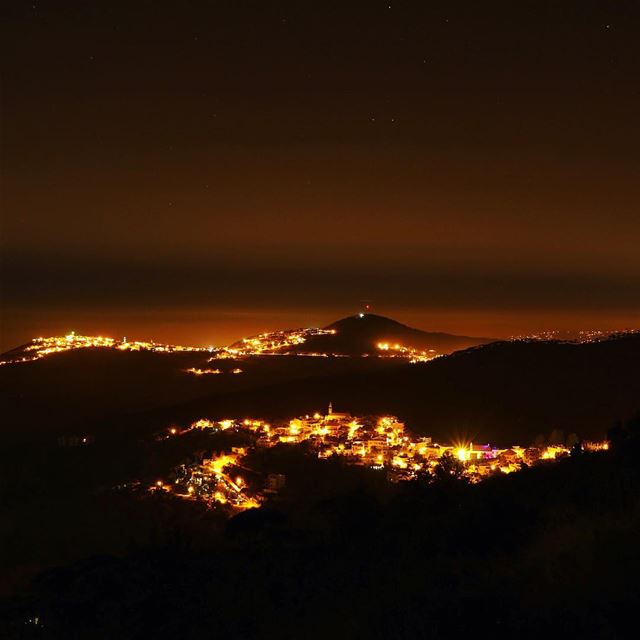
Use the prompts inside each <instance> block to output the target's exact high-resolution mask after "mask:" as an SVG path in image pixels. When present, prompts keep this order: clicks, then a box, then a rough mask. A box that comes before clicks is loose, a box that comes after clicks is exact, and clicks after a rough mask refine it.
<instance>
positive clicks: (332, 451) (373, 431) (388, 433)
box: [151, 404, 608, 510]
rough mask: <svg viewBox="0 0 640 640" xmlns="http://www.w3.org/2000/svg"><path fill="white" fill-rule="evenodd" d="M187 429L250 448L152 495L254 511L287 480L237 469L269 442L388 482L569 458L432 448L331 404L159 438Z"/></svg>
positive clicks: (199, 467)
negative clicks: (300, 447) (245, 438)
mask: <svg viewBox="0 0 640 640" xmlns="http://www.w3.org/2000/svg"><path fill="white" fill-rule="evenodd" d="M193 430H210V431H212V432H217V431H227V430H235V431H238V432H244V433H247V434H252V436H253V443H252V445H250V446H249V447H246V446H245V447H234V448H232V450H231V451H229V452H221V453H219V454H217V455H214V456H213V457H212V458H208V459H203V460H202V461H201V462H198V463H195V464H193V465H190V466H187V465H181V466H180V467H178V468H177V469H175V470H174V472H173V474H172V480H169V481H166V482H165V481H163V480H158V481H157V482H156V483H155V485H153V486H152V487H151V490H152V491H164V492H169V493H172V494H174V495H176V496H178V497H182V498H186V499H192V500H195V499H199V500H203V501H205V502H207V503H208V504H210V505H214V504H220V505H226V506H228V507H229V508H231V509H235V510H243V509H249V508H254V507H258V506H260V504H261V503H262V501H263V500H264V499H265V498H266V497H267V496H269V495H273V494H276V493H277V492H278V491H279V490H280V489H282V488H283V487H284V486H285V483H286V478H285V477H284V476H282V475H278V474H270V475H268V476H267V478H266V482H265V483H264V487H259V488H257V487H252V486H250V483H249V482H247V480H246V479H245V477H243V475H242V471H243V469H244V470H245V471H251V470H250V469H247V468H246V467H245V466H244V464H243V462H244V461H243V459H244V458H245V457H246V456H247V454H248V453H249V452H250V451H253V450H256V449H264V448H270V447H274V446H276V445H282V444H285V445H286V444H302V443H306V444H308V445H309V446H310V448H311V450H312V451H313V453H314V455H316V456H317V457H318V458H319V459H327V458H331V457H334V456H337V457H340V458H342V459H343V460H344V461H345V462H346V463H348V464H353V465H359V466H364V467H368V468H371V469H375V470H379V471H383V472H386V477H387V479H388V480H389V481H391V482H404V481H412V480H425V481H428V480H429V479H430V478H431V476H432V472H433V470H434V468H435V467H436V466H437V465H438V463H439V462H440V461H441V458H442V457H443V456H450V457H452V458H454V459H455V460H456V461H458V463H460V465H462V467H463V469H464V471H463V473H464V476H465V477H466V478H467V479H468V480H469V481H470V482H479V481H481V480H482V479H484V478H487V477H489V476H492V475H499V474H507V473H512V472H515V471H519V470H520V469H522V468H523V466H525V465H526V466H531V465H534V464H538V463H540V462H545V461H553V460H558V459H560V458H563V457H565V456H568V455H569V454H570V450H569V448H568V447H566V446H564V445H548V446H547V445H544V446H532V447H521V446H512V447H510V448H508V449H498V448H496V447H492V446H491V445H489V444H474V443H458V444H456V445H448V446H444V445H439V444H437V443H435V442H433V441H432V439H431V438H430V437H413V436H412V435H411V434H410V433H409V432H408V430H407V429H406V428H405V425H404V424H403V423H402V422H400V421H399V420H398V419H397V418H395V417H393V416H367V417H356V416H352V415H350V414H348V413H336V412H334V411H333V408H332V406H331V404H330V405H329V409H328V412H327V414H326V415H322V414H319V413H316V414H314V415H312V416H311V415H305V416H302V417H299V418H294V419H292V420H290V421H289V422H284V423H277V424H270V423H268V422H265V421H264V420H253V419H245V420H232V419H226V420H220V421H211V420H207V419H201V420H198V421H196V422H194V423H192V424H191V425H190V426H189V427H188V428H185V429H180V428H178V427H171V428H170V429H169V430H168V432H166V433H163V434H162V435H161V436H160V438H161V439H168V438H172V437H179V436H181V435H184V434H185V433H188V432H190V431H193ZM582 446H584V447H585V448H587V449H591V450H598V449H607V448H608V443H606V442H601V443H596V442H593V443H583V445H582Z"/></svg>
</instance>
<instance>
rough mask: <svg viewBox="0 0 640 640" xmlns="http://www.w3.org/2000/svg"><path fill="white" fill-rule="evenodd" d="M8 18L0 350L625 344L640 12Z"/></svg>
mask: <svg viewBox="0 0 640 640" xmlns="http://www.w3.org/2000/svg"><path fill="white" fill-rule="evenodd" d="M4 6H5V9H4V10H3V11H4V14H5V15H4V18H3V20H2V23H3V27H2V28H3V31H4V33H3V38H2V40H3V43H4V44H3V49H4V51H3V55H2V67H3V73H2V78H3V104H2V134H3V145H2V148H3V151H2V199H3V203H2V204H3V207H2V284H3V301H2V308H3V323H2V336H1V337H0V348H9V347H10V346H13V345H15V344H17V343H19V342H24V341H25V340H26V339H28V338H30V337H32V336H33V335H34V334H36V333H38V334H41V333H45V334H46V333H54V332H56V333H57V332H59V331H66V330H68V329H72V328H73V329H76V330H77V331H83V332H85V333H92V332H97V331H101V332H105V333H111V334H114V335H116V334H123V333H127V334H129V335H131V336H132V337H147V338H149V337H155V338H157V339H163V340H173V341H182V342H193V343H214V344H219V343H222V342H226V341H228V340H230V339H233V338H237V337H239V336H241V335H243V334H245V333H255V332H257V331H260V330H263V329H271V328H276V327H286V326H299V325H306V324H313V325H317V324H326V323H328V322H330V321H332V320H334V319H336V318H337V317H340V316H341V315H346V314H348V313H353V312H355V311H357V310H358V307H359V305H360V301H361V300H363V299H371V300H373V302H374V308H375V309H376V310H377V311H378V312H380V313H385V314H388V315H392V316H395V317H397V319H399V320H402V321H405V322H407V323H409V324H413V325H415V326H419V327H421V328H425V329H440V330H451V331H457V332H465V333H468V334H483V335H510V334H513V333H518V332H522V331H530V330H534V329H538V328H550V327H558V328H590V327H603V328H621V327H628V326H639V325H640V251H639V250H638V247H639V246H640V207H639V203H640V198H639V196H640V154H639V153H638V149H640V121H639V118H638V114H640V81H639V78H640V3H638V2H637V1H636V0H619V1H613V0H608V1H602V2H596V1H591V0H561V1H560V0H555V1H553V2H545V1H544V0H536V1H533V2H532V1H528V0H518V1H517V2H514V1H513V0H511V1H509V2H507V1H504V2H496V1H492V0H485V1H482V2H480V1H479V0H469V1H457V2H456V1H455V0H453V1H452V0H448V1H444V0H443V1H440V2H429V1H428V0H423V1H421V2H396V1H393V0H388V1H387V2H377V1H375V0H367V1H365V2H348V1H347V0H342V1H340V2H328V1H324V2H305V1H303V0H296V1H292V2H275V1H274V2H270V1H269V0H259V1H258V0H257V1H255V2H248V1H241V0H229V1H226V2H216V1H213V0H210V1H206V2H205V1H202V2H195V1H188V0H175V1H173V2H162V1H153V2H152V1H145V0H135V1H133V0H131V1H126V2H125V1H122V2H118V1H114V0H105V1H99V0H94V1H87V0H83V1H82V2H76V1H73V0H65V1H64V2H60V1H57V2H40V1H38V0H33V1H30V2H9V3H4Z"/></svg>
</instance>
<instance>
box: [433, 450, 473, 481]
mask: <svg viewBox="0 0 640 640" xmlns="http://www.w3.org/2000/svg"><path fill="white" fill-rule="evenodd" d="M464 471H465V467H464V463H463V462H462V461H461V460H458V458H456V457H455V456H454V455H453V454H452V453H451V452H450V451H445V452H444V453H443V454H442V456H441V457H440V460H439V461H438V464H437V465H436V466H435V467H434V469H433V482H436V483H444V482H452V481H453V482H466V481H467V478H466V476H465V475H464Z"/></svg>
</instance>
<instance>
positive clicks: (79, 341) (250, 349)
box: [0, 328, 437, 376]
mask: <svg viewBox="0 0 640 640" xmlns="http://www.w3.org/2000/svg"><path fill="white" fill-rule="evenodd" d="M335 333H336V331H335V330H334V329H315V328H311V329H293V330H289V331H274V332H271V333H263V334H260V335H258V336H254V337H251V338H244V339H243V340H241V341H240V342H239V343H236V344H234V345H231V346H229V347H212V346H209V347H189V346H182V345H170V344H161V343H158V342H154V341H150V342H149V341H139V340H136V341H129V340H127V338H126V337H125V338H123V339H122V340H117V339H115V338H110V337H105V336H84V335H80V334H77V333H75V332H74V331H72V332H71V333H69V334H67V335H65V336H52V337H49V338H42V337H40V338H34V339H33V340H32V341H31V343H30V344H28V345H27V346H25V347H23V348H22V349H21V350H16V355H15V356H14V357H8V358H7V359H6V360H0V365H5V364H18V363H23V362H33V361H34V360H40V359H41V358H44V357H45V356H48V355H52V354H55V353H62V352H65V351H71V350H77V349H91V348H94V349H118V350H119V351H152V352H154V353H178V352H204V353H209V354H212V355H211V356H210V357H209V359H208V362H215V361H216V360H223V359H239V358H246V357H256V356H299V357H325V358H327V357H335V358H339V357H348V356H345V355H344V354H338V353H317V352H300V351H296V352H292V351H290V349H291V348H292V347H298V346H299V345H301V344H304V342H306V341H307V340H308V339H309V338H311V337H314V336H320V335H334V334H335ZM373 346H374V355H375V356H377V357H380V358H402V359H405V360H407V361H408V362H411V363H415V362H426V361H427V360H431V359H433V358H435V357H437V354H436V353H435V351H434V350H432V349H430V350H419V349H414V348H412V347H406V346H403V345H400V344H390V343H387V342H378V343H377V344H375V345H373ZM363 355H365V356H366V355H369V354H363ZM185 371H186V372H187V373H191V374H194V375H198V376H200V375H207V374H209V375H215V374H218V373H221V372H220V370H219V369H216V368H210V367H203V368H200V367H191V368H189V369H186V370H185ZM232 373H242V370H241V369H234V370H233V371H232Z"/></svg>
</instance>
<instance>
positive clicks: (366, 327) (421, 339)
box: [290, 313, 494, 355]
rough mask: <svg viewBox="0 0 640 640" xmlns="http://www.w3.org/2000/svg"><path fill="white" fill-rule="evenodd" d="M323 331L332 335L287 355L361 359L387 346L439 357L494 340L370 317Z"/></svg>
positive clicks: (359, 317)
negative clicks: (380, 345) (427, 351)
mask: <svg viewBox="0 0 640 640" xmlns="http://www.w3.org/2000/svg"><path fill="white" fill-rule="evenodd" d="M325 329H332V330H334V331H335V332H336V333H335V334H333V335H319V336H314V337H313V338H310V339H309V340H307V341H306V342H305V343H303V344H301V345H299V346H297V347H294V348H292V349H291V350H290V351H291V352H304V351H306V352H321V353H339V354H346V355H362V354H365V353H377V352H378V348H377V345H378V343H379V342H388V343H390V344H395V343H398V344H401V345H403V346H405V347H412V348H414V349H420V350H425V349H433V350H434V351H436V352H437V353H440V354H442V353H452V352H453V351H457V350H458V349H467V348H468V347H473V346H476V345H480V344H485V343H487V342H492V341H493V340H494V339H493V338H474V337H469V336H456V335H451V334H448V333H439V332H429V331H421V330H420V329H413V328H412V327H407V326H406V325H404V324H401V323H400V322H397V321H395V320H392V319H390V318H385V317H384V316H379V315H376V314H373V313H366V314H362V315H360V314H358V315H355V316H349V317H348V318H343V319H342V320H338V321H337V322H334V323H333V324H330V325H329V326H327V327H325Z"/></svg>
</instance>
